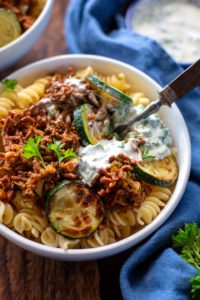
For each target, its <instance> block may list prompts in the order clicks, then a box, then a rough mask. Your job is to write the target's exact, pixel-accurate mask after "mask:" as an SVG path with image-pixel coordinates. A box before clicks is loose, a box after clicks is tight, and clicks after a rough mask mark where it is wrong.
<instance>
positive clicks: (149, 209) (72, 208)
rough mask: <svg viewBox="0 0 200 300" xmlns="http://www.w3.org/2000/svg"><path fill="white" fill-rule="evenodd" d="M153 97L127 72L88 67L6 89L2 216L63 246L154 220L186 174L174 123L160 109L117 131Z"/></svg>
mask: <svg viewBox="0 0 200 300" xmlns="http://www.w3.org/2000/svg"><path fill="white" fill-rule="evenodd" d="M74 74H75V75H74ZM93 74H94V75H93ZM88 75H91V76H90V78H92V79H95V80H94V82H93V81H92V79H89V78H88V79H87V81H85V79H86V78H87V77H88ZM102 81H103V82H104V84H102ZM95 82H98V84H99V85H97V87H95ZM99 86H101V87H99ZM102 86H103V88H102ZM114 88H116V89H117V92H116V90H115V89H114ZM101 89H102V90H101ZM99 90H100V91H99ZM120 91H122V93H120ZM106 93H107V95H106ZM114 98H116V99H114ZM124 99H125V100H124ZM40 100H43V101H40ZM115 100H117V101H115ZM121 101H122V102H121ZM123 101H125V102H123ZM121 103H122V104H123V105H121ZM124 103H126V105H124ZM149 103H150V100H149V98H148V97H146V95H145V94H144V93H143V92H140V91H139V92H135V91H134V92H133V91H132V89H131V85H130V84H129V82H128V81H127V79H126V76H125V74H124V73H119V74H111V75H103V74H99V73H98V72H96V70H94V69H93V68H92V67H90V66H89V67H87V68H84V69H82V70H78V71H73V69H72V68H70V70H69V72H68V73H67V74H64V75H63V74H54V75H52V76H46V77H44V78H39V79H37V80H36V81H35V82H34V83H33V84H31V85H29V86H27V87H21V86H20V85H19V84H17V85H16V86H15V88H14V90H13V91H9V92H8V91H2V92H1V94H0V117H1V118H2V120H1V123H2V132H1V148H2V149H1V155H0V171H1V172H0V174H3V175H2V176H0V222H1V223H3V224H5V225H7V226H8V227H9V228H11V229H12V230H14V231H15V232H17V233H18V234H20V235H22V236H25V237H26V238H29V239H32V240H34V241H36V242H39V243H42V244H44V245H47V246H51V247H56V248H61V249H63V250H67V249H71V248H80V249H83V248H95V247H101V246H104V245H108V244H111V243H115V242H117V241H119V240H121V239H124V238H126V237H128V236H130V235H131V234H133V233H134V232H136V231H138V230H140V229H141V228H142V227H143V226H145V225H147V224H150V223H151V222H152V221H153V220H154V219H155V218H156V217H157V216H158V214H159V213H160V212H161V210H162V209H163V208H164V207H165V205H166V203H167V202H168V201H169V199H170V197H171V194H172V191H173V185H174V183H175V181H176V179H177V176H178V168H177V163H176V155H175V153H176V151H175V150H174V148H173V147H172V145H171V142H170V141H171V137H170V133H169V129H168V128H167V127H165V125H164V124H163V123H162V121H161V120H160V117H159V116H157V115H153V116H150V117H149V119H148V120H146V119H145V121H144V122H143V121H141V122H140V123H139V122H137V123H138V125H137V123H136V124H135V125H134V127H130V131H129V132H128V133H125V134H124V135H121V136H120V135H119V136H118V135H116V134H113V132H112V130H111V132H109V130H110V129H111V128H112V126H113V125H114V124H116V123H118V122H120V121H122V119H124V117H126V115H127V114H128V117H130V116H132V115H133V114H135V113H137V108H136V106H138V105H140V106H139V108H138V109H144V107H143V106H147V105H148V104H149ZM17 110H19V112H18V111H17ZM120 118H121V119H120ZM77 120H78V121H77ZM80 121H81V122H80ZM80 127H81V128H80ZM155 129H156V135H154V132H155ZM160 146H162V147H160ZM168 166H170V168H168ZM138 170H139V171H138ZM162 170H164V172H163V174H164V175H163V176H164V178H163V177H162V176H159V173H160V172H162ZM166 171H167V172H166ZM166 174H167V175H166ZM147 175H148V176H147ZM149 178H150V179H151V180H149ZM152 183H154V184H152ZM157 184H159V186H158V185H157ZM166 184H168V186H169V187H163V186H165V185H166ZM47 193H48V197H47ZM44 199H46V200H44Z"/></svg>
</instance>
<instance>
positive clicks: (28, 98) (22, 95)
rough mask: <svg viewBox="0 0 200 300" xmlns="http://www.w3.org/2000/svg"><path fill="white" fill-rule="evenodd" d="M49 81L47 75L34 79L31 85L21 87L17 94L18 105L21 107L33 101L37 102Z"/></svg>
mask: <svg viewBox="0 0 200 300" xmlns="http://www.w3.org/2000/svg"><path fill="white" fill-rule="evenodd" d="M48 83H49V79H48V77H46V78H40V79H38V80H36V81H35V82H34V83H33V84H32V85H30V86H28V87H26V88H24V89H22V90H21V91H20V92H19V93H17V96H18V99H19V101H18V107H19V108H21V109H23V108H25V107H28V106H29V105H31V104H32V103H33V102H37V101H39V100H40V98H41V97H42V96H43V95H44V91H45V87H46V86H47V84H48Z"/></svg>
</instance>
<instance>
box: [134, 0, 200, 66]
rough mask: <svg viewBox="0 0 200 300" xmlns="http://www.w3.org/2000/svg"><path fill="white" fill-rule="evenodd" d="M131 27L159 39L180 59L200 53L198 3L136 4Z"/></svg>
mask: <svg viewBox="0 0 200 300" xmlns="http://www.w3.org/2000/svg"><path fill="white" fill-rule="evenodd" d="M149 2H150V1H149ZM141 3H142V2H141ZM147 3H148V2H147V1H146V3H144V4H147ZM132 28H133V30H135V31H136V32H138V33H140V34H143V35H147V36H149V37H151V38H153V39H155V40H156V41H158V42H159V43H160V44H161V45H162V46H163V47H164V48H165V49H166V50H167V51H168V52H169V54H170V55H171V56H172V57H174V58H175V59H176V60H177V61H179V62H180V61H183V62H192V61H195V60H197V59H198V58H199V56H200V5H199V6H198V5H197V4H195V3H192V1H191V2H187V1H177V0H176V1H160V2H159V1H154V2H153V3H152V4H150V5H148V6H147V5H146V6H144V7H143V9H142V5H141V9H139V6H138V9H137V8H136V10H135V14H134V16H133V19H132Z"/></svg>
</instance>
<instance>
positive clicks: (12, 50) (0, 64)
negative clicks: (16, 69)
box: [0, 0, 54, 71]
mask: <svg viewBox="0 0 200 300" xmlns="http://www.w3.org/2000/svg"><path fill="white" fill-rule="evenodd" d="M53 2H54V0H46V2H45V4H44V7H43V9H42V11H41V13H40V15H39V16H38V18H37V19H36V21H35V22H34V24H33V25H32V26H31V27H30V28H29V29H28V30H26V31H25V32H24V33H23V34H22V35H20V36H19V37H18V38H16V39H15V40H14V41H12V42H11V43H9V44H7V45H5V46H3V47H0V71H2V70H4V69H5V68H7V67H9V66H11V65H12V64H14V63H15V62H17V61H18V60H19V59H20V58H21V57H22V56H23V55H25V54H26V53H27V52H28V51H29V50H30V49H31V48H32V47H33V45H34V43H35V42H36V41H37V39H38V38H39V37H40V35H41V34H42V31H43V30H44V28H45V27H46V25H47V23H48V21H49V18H50V14H51V9H52V6H53Z"/></svg>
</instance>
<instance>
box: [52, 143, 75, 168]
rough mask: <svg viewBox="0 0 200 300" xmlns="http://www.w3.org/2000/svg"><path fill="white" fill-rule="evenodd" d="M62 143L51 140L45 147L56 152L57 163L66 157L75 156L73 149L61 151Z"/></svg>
mask: <svg viewBox="0 0 200 300" xmlns="http://www.w3.org/2000/svg"><path fill="white" fill-rule="evenodd" d="M62 147H63V144H62V143H61V142H60V141H57V140H55V139H54V140H53V143H52V144H48V145H47V148H48V149H49V150H51V151H53V152H55V153H56V155H57V157H58V161H59V163H61V162H62V161H63V160H65V159H68V158H73V157H76V153H75V152H74V151H73V149H71V148H70V149H67V150H66V151H65V152H63V151H62Z"/></svg>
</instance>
